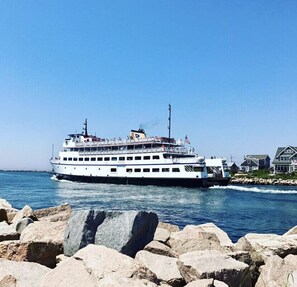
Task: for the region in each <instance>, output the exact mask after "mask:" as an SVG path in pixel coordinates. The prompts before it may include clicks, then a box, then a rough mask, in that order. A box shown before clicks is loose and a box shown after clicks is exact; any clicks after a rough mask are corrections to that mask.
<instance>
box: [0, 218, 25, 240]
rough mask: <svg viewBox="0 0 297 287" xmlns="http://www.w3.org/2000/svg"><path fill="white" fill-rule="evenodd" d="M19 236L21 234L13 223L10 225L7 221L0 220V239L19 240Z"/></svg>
mask: <svg viewBox="0 0 297 287" xmlns="http://www.w3.org/2000/svg"><path fill="white" fill-rule="evenodd" d="M19 238H20V234H19V233H18V232H17V231H16V230H15V227H14V226H13V225H8V224H7V223H6V222H5V221H2V222H0V241H4V240H17V239H19Z"/></svg>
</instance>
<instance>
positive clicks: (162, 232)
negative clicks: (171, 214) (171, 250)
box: [154, 227, 170, 243]
mask: <svg viewBox="0 0 297 287" xmlns="http://www.w3.org/2000/svg"><path fill="white" fill-rule="evenodd" d="M169 238H170V231H168V230H167V229H165V228H162V227H157V229H156V231H155V234H154V240H156V241H160V242H162V243H166V242H167V241H168V239H169Z"/></svg>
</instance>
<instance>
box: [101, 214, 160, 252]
mask: <svg viewBox="0 0 297 287" xmlns="http://www.w3.org/2000/svg"><path fill="white" fill-rule="evenodd" d="M157 225H158V217H157V215H156V214H155V213H152V212H150V213H148V212H144V211H124V212H116V211H115V212H112V211H110V212H106V216H105V219H104V221H103V222H102V224H100V225H99V226H98V228H97V232H96V238H95V244H98V245H104V246H107V247H109V248H113V249H115V250H117V251H119V252H121V253H123V254H126V255H129V256H131V257H134V256H135V254H136V253H137V252H138V251H139V250H142V249H143V248H144V247H145V245H147V244H148V243H149V242H150V241H152V240H153V238H154V233H155V230H156V227H157Z"/></svg>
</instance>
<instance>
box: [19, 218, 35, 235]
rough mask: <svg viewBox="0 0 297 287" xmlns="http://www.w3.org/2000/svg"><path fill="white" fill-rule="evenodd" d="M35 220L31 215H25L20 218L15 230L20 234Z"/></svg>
mask: <svg viewBox="0 0 297 287" xmlns="http://www.w3.org/2000/svg"><path fill="white" fill-rule="evenodd" d="M33 222H34V221H33V220H32V219H31V218H30V217H24V218H22V219H20V220H19V221H18V222H17V223H16V226H15V230H16V232H17V233H18V234H22V232H23V230H24V229H25V228H26V227H27V226H28V225H29V224H31V223H33Z"/></svg>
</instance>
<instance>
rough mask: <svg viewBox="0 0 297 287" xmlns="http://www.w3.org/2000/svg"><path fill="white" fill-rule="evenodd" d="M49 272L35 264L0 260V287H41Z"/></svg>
mask: <svg viewBox="0 0 297 287" xmlns="http://www.w3.org/2000/svg"><path fill="white" fill-rule="evenodd" d="M50 270H51V269H49V268H47V267H45V266H42V265H40V264H37V263H31V262H15V261H10V260H6V259H0V286H3V287H6V286H7V287H8V286H9V287H12V286H16V287H17V286H21V287H41V286H42V281H43V278H44V276H45V275H46V274H47V273H48V272H49V271H50ZM51 286H54V285H51Z"/></svg>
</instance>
